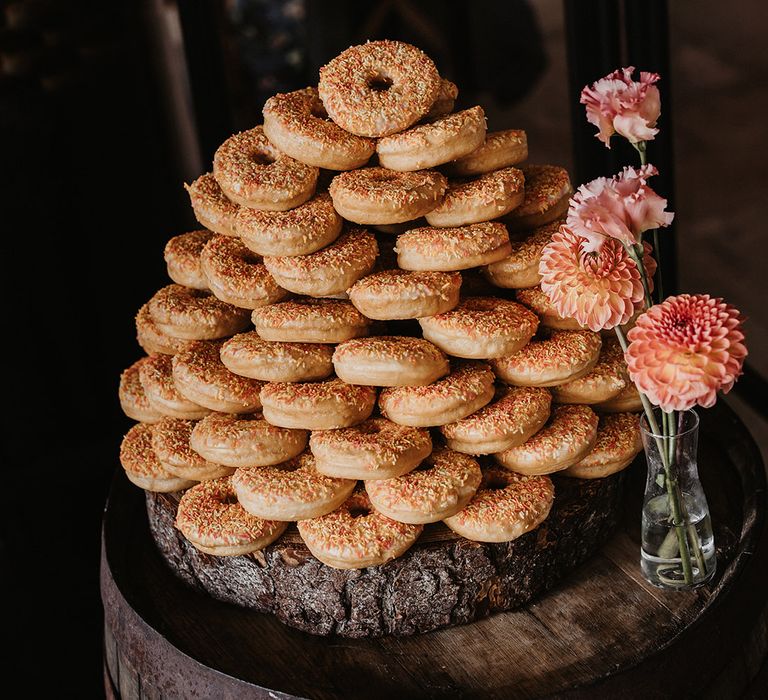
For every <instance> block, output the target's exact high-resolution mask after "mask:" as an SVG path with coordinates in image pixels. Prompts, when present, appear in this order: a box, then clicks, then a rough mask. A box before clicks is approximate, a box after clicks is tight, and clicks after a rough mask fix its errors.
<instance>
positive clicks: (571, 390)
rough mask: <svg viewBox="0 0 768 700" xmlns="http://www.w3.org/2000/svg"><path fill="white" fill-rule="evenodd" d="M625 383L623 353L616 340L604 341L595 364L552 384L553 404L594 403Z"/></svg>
mask: <svg viewBox="0 0 768 700" xmlns="http://www.w3.org/2000/svg"><path fill="white" fill-rule="evenodd" d="M627 384H629V374H628V372H627V364H626V362H624V352H623V350H622V349H621V346H620V345H619V343H618V341H617V340H616V339H615V338H614V339H613V340H607V339H606V340H604V341H603V345H602V348H601V349H600V357H598V358H597V364H596V365H595V366H594V367H593V368H592V369H591V371H590V372H589V373H588V374H585V375H584V376H583V377H580V378H579V379H573V380H571V381H570V382H565V383H564V384H560V385H559V386H555V387H552V396H553V398H554V400H555V401H556V402H557V403H586V404H595V403H602V402H603V401H608V400H609V399H612V398H614V397H615V396H618V395H619V394H620V393H621V392H622V390H623V389H625V388H626V386H627Z"/></svg>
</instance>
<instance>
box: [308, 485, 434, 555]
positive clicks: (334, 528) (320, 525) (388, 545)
mask: <svg viewBox="0 0 768 700" xmlns="http://www.w3.org/2000/svg"><path fill="white" fill-rule="evenodd" d="M296 526H297V527H298V529H299V534H300V535H301V538H302V539H303V540H304V544H306V545H307V547H308V548H309V551H310V552H312V554H314V555H315V557H317V558H318V559H319V560H320V561H321V562H323V564H327V565H328V566H331V567H333V568H334V569H364V568H365V567H367V566H378V565H379V564H383V563H384V562H386V561H389V560H390V559H395V558H396V557H399V556H400V555H401V554H403V553H404V552H405V551H406V550H407V549H408V548H409V547H410V546H411V545H412V544H413V543H414V542H415V541H416V540H417V538H418V537H419V535H420V534H421V531H422V529H423V526H422V525H409V524H407V523H399V522H397V521H396V520H392V518H388V517H387V516H386V515H383V514H382V513H379V512H378V511H376V510H374V509H373V507H372V505H371V500H370V498H369V497H368V494H367V493H366V492H365V490H363V489H357V490H355V491H353V492H352V495H351V496H350V497H349V498H348V499H347V500H346V501H344V503H342V504H341V506H339V508H337V509H336V510H335V511H333V512H332V513H328V515H323V516H321V517H319V518H312V519H310V520H301V521H299V522H298V523H297V525H296Z"/></svg>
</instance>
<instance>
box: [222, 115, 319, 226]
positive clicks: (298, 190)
mask: <svg viewBox="0 0 768 700" xmlns="http://www.w3.org/2000/svg"><path fill="white" fill-rule="evenodd" d="M317 175H318V170H317V168H314V167H312V166H311V165H305V164H304V163H300V162H299V161H297V160H294V159H293V158H291V157H290V156H287V155H285V153H283V152H282V151H280V150H279V149H277V148H275V146H273V145H272V144H271V143H270V142H269V139H267V137H266V135H265V134H264V131H263V129H262V128H261V127H260V126H257V127H255V128H253V129H249V130H248V131H241V132H240V133H239V134H234V135H233V136H230V137H229V138H228V139H227V140H226V141H225V142H224V143H222V144H221V146H219V147H218V148H217V149H216V153H214V154H213V176H214V177H215V178H216V182H218V183H219V186H220V187H221V189H222V191H223V192H224V194H225V195H226V196H227V197H229V199H231V200H232V201H233V202H236V203H237V204H240V205H241V206H244V207H252V208H253V209H266V210H268V211H285V210H286V209H293V208H294V207H298V206H299V205H300V204H304V202H306V201H307V200H308V199H309V198H310V197H311V196H312V195H313V194H314V193H315V185H316V183H317Z"/></svg>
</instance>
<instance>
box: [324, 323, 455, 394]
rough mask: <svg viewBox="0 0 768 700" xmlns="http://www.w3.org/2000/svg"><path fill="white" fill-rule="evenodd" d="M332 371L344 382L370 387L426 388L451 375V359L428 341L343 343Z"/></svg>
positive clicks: (398, 338)
mask: <svg viewBox="0 0 768 700" xmlns="http://www.w3.org/2000/svg"><path fill="white" fill-rule="evenodd" d="M333 367H334V369H335V370H336V374H337V376H338V377H339V378H340V379H342V380H343V381H345V382H348V383H349V384H363V385H367V386H424V385H425V384H431V383H432V382H434V381H435V380H437V379H440V377H444V376H445V375H446V374H448V372H449V367H448V358H447V357H446V356H445V354H444V353H443V352H442V351H441V350H440V349H439V348H436V347H435V346H434V345H433V344H432V343H430V342H429V341H428V340H424V339H423V338H409V337H405V336H394V335H388V336H376V337H370V338H353V339H352V340H346V341H344V342H343V343H341V344H340V345H338V346H337V348H336V350H335V351H334V353H333Z"/></svg>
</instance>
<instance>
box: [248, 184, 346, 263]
mask: <svg viewBox="0 0 768 700" xmlns="http://www.w3.org/2000/svg"><path fill="white" fill-rule="evenodd" d="M341 228H342V220H341V217H340V216H339V215H338V213H337V212H336V210H335V209H334V208H333V202H332V201H331V195H329V194H328V193H327V192H318V193H317V194H316V195H315V196H314V197H312V199H310V200H309V201H308V202H305V203H304V204H302V205H301V206H298V207H296V208H295V209H291V210H290V211H261V210H260V209H251V208H249V207H241V208H240V211H239V212H238V213H237V217H236V218H235V229H236V230H237V232H238V234H239V235H240V238H241V240H242V241H243V243H244V244H245V245H246V246H248V248H250V249H251V250H252V251H253V252H254V253H258V254H259V255H308V254H309V253H314V252H315V251H316V250H320V248H323V247H325V246H327V245H328V244H329V243H333V241H335V240H336V239H337V238H338V237H339V234H340V233H341Z"/></svg>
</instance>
